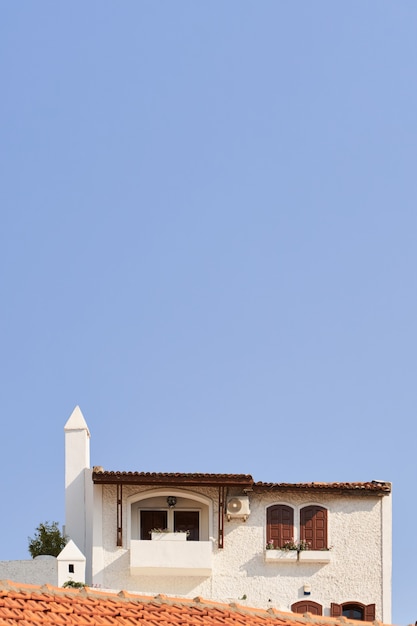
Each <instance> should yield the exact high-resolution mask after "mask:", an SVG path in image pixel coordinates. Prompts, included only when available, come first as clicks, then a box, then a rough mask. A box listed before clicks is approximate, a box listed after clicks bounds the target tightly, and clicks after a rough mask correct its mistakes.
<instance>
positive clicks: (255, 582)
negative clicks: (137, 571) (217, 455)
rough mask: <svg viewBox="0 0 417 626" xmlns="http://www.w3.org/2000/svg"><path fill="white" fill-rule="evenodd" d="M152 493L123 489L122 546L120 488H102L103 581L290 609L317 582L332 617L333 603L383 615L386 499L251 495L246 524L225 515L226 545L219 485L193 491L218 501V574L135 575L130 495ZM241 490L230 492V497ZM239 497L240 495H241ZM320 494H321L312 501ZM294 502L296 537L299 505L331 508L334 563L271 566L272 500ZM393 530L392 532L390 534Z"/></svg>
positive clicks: (314, 594)
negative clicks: (370, 607) (119, 541)
mask: <svg viewBox="0 0 417 626" xmlns="http://www.w3.org/2000/svg"><path fill="white" fill-rule="evenodd" d="M143 491H149V490H148V489H147V488H144V487H143V488H142V487H134V486H131V487H124V489H123V500H124V507H123V537H124V541H123V547H117V546H116V507H115V502H116V487H115V486H105V487H103V506H102V538H103V555H102V556H103V559H102V561H103V569H102V571H101V572H100V576H97V577H96V579H95V580H93V583H94V582H95V581H99V583H97V586H100V587H103V588H107V589H112V590H116V591H117V590H121V589H125V590H127V591H137V592H141V593H146V594H158V593H163V594H167V595H174V596H184V597H190V598H193V597H196V596H202V597H204V598H207V599H213V600H218V601H225V602H231V601H239V600H240V599H241V598H242V597H243V596H246V600H245V601H244V602H246V604H247V605H248V606H262V607H269V606H274V607H276V608H281V609H283V610H290V607H291V605H292V604H293V603H294V602H297V601H298V600H301V599H303V598H304V597H305V596H304V589H303V586H304V584H305V583H309V584H310V585H311V595H310V596H309V599H311V600H314V601H315V602H318V603H320V604H322V605H323V613H324V615H329V614H330V604H331V603H332V602H336V603H342V602H347V601H358V602H361V603H363V604H371V603H375V604H376V618H377V619H379V620H381V619H382V618H383V617H384V619H385V620H386V618H387V616H382V589H383V580H382V542H383V537H382V531H381V513H382V507H381V504H382V499H383V498H380V497H363V496H359V497H353V496H351V495H325V494H317V496H316V494H311V493H307V494H300V493H292V494H289V493H286V494H283V497H280V495H279V494H273V493H266V494H251V495H250V506H251V514H250V516H249V518H248V519H247V521H246V522H243V521H242V520H240V519H232V520H231V521H230V522H228V521H227V520H225V542H224V549H222V550H221V549H218V545H217V534H218V520H217V512H218V491H217V489H215V488H205V489H193V488H187V490H186V491H187V492H194V493H202V494H204V495H205V496H208V497H209V498H211V500H212V502H213V511H212V515H213V531H214V532H213V535H214V537H215V542H214V544H213V550H214V552H213V572H212V576H211V577H209V578H202V577H191V576H189V577H188V576H187V577H186V576H184V577H180V576H175V577H168V576H165V577H156V576H131V575H130V570H129V558H130V555H129V550H128V527H129V524H128V506H127V498H129V496H132V495H134V494H137V493H140V492H143ZM233 495H235V494H234V493H233V492H230V491H229V494H228V497H232V496H233ZM236 495H237V494H236ZM312 495H313V496H315V499H313V498H312ZM279 503H282V504H288V505H290V506H292V507H293V508H294V509H295V515H294V521H295V525H296V532H295V539H297V538H298V537H297V531H298V528H299V510H300V508H302V507H303V506H306V505H308V504H319V505H321V506H324V507H326V508H327V509H328V541H329V545H330V546H332V550H331V562H330V563H326V564H320V563H308V564H304V563H300V562H295V563H279V562H278V563H277V562H275V563H265V560H264V558H265V557H264V555H265V544H266V508H267V507H268V506H270V505H272V504H279ZM390 530H391V529H389V531H390Z"/></svg>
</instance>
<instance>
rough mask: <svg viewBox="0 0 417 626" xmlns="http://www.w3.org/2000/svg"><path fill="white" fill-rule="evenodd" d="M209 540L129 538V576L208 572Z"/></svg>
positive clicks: (209, 570)
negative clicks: (145, 539) (141, 539)
mask: <svg viewBox="0 0 417 626" xmlns="http://www.w3.org/2000/svg"><path fill="white" fill-rule="evenodd" d="M212 553H213V544H212V542H211V541H178V540H175V539H174V538H173V539H172V540H170V539H169V537H164V539H163V540H160V541H139V540H132V541H131V542H130V573H131V574H132V576H172V575H174V576H210V575H211V570H212Z"/></svg>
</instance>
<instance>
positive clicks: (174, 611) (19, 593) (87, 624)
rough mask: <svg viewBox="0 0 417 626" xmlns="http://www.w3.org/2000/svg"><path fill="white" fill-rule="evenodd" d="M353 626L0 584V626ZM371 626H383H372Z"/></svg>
mask: <svg viewBox="0 0 417 626" xmlns="http://www.w3.org/2000/svg"><path fill="white" fill-rule="evenodd" d="M138 625H139V626H281V625H282V626H354V625H355V626H357V622H355V621H349V620H348V619H346V618H340V619H336V618H330V617H319V616H314V615H310V614H306V615H299V614H296V613H286V612H283V611H278V610H276V609H267V610H266V609H257V608H248V607H246V606H241V605H235V604H222V603H221V602H210V601H208V600H204V599H202V598H195V599H194V600H190V599H186V598H172V597H168V596H156V597H152V596H142V595H139V594H132V593H127V592H126V591H122V592H120V593H119V594H115V593H106V592H103V591H96V590H90V589H88V588H87V589H82V590H80V589H70V590H69V589H62V588H59V587H51V586H49V585H48V588H47V589H46V588H45V587H39V586H36V585H24V584H20V583H13V582H10V581H0V626H138ZM374 626H383V625H382V624H380V623H378V622H374Z"/></svg>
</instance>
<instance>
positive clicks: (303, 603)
mask: <svg viewBox="0 0 417 626" xmlns="http://www.w3.org/2000/svg"><path fill="white" fill-rule="evenodd" d="M291 611H292V612H293V613H303V614H304V613H311V614H312V615H323V607H322V606H321V604H318V602H313V601H312V600H300V601H299V602H295V603H294V604H293V605H292V606H291Z"/></svg>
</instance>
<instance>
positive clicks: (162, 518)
mask: <svg viewBox="0 0 417 626" xmlns="http://www.w3.org/2000/svg"><path fill="white" fill-rule="evenodd" d="M166 527H167V512H166V511H141V512H140V538H141V539H145V540H146V539H149V540H150V539H151V531H152V530H153V529H155V528H157V529H158V530H165V529H166Z"/></svg>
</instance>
